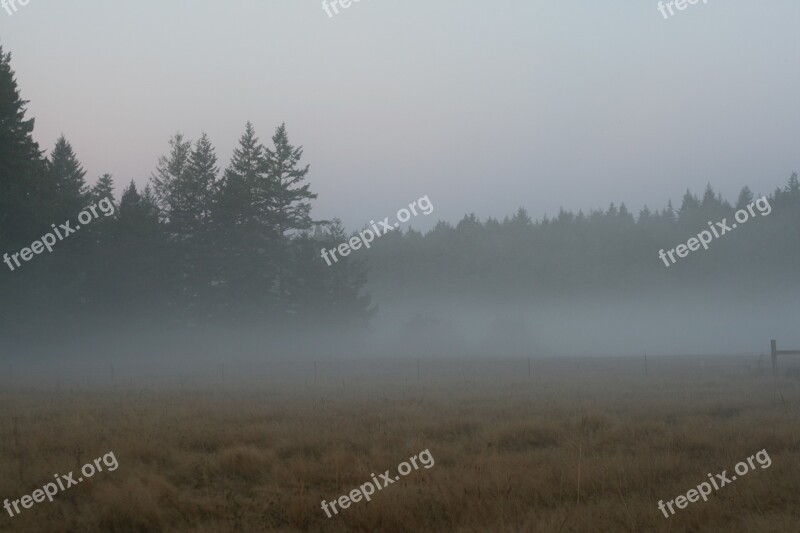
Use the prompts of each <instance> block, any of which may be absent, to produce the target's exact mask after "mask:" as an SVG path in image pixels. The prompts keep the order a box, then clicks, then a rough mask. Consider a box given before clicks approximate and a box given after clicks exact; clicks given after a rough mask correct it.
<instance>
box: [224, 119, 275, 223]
mask: <svg viewBox="0 0 800 533" xmlns="http://www.w3.org/2000/svg"><path fill="white" fill-rule="evenodd" d="M265 166H266V161H265V156H264V147H263V146H262V145H261V144H259V142H258V138H257V137H256V133H255V129H254V128H253V125H252V124H251V123H250V122H248V123H247V124H246V125H245V132H244V134H243V135H242V136H241V138H240V139H239V146H238V147H236V148H235V149H234V151H233V156H232V157H231V162H230V165H228V168H227V169H225V173H224V174H223V176H222V180H221V181H220V184H219V197H218V201H217V204H216V209H215V217H214V218H215V220H216V222H217V223H219V224H222V225H223V226H226V227H233V226H251V225H252V224H254V223H255V221H256V220H257V218H256V215H255V212H254V209H253V208H254V205H253V202H254V196H253V191H254V190H255V188H256V187H257V186H258V185H259V184H260V183H262V182H263V181H264V180H265V177H264V171H265Z"/></svg>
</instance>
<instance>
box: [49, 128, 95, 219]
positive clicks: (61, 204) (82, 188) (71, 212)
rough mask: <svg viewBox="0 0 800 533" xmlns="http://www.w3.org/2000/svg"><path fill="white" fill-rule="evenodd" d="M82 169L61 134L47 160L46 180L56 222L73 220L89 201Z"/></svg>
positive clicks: (84, 172)
mask: <svg viewBox="0 0 800 533" xmlns="http://www.w3.org/2000/svg"><path fill="white" fill-rule="evenodd" d="M85 176H86V171H85V170H84V169H83V165H81V163H80V161H78V157H77V156H76V155H75V151H74V150H73V149H72V145H71V144H70V143H69V141H67V139H66V137H64V135H63V134H62V135H61V136H60V137H59V138H58V140H57V141H56V145H55V147H54V148H53V151H52V153H51V154H50V157H49V158H48V160H47V180H48V182H49V183H50V186H51V190H52V192H53V193H54V195H55V196H54V206H53V209H54V215H55V216H56V220H66V219H68V218H74V217H76V216H77V214H78V213H79V212H80V211H81V210H82V209H83V208H84V207H86V205H87V204H88V203H89V201H90V195H89V188H88V187H87V185H86V180H85V179H84V178H85Z"/></svg>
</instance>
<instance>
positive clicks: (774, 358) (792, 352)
mask: <svg viewBox="0 0 800 533" xmlns="http://www.w3.org/2000/svg"><path fill="white" fill-rule="evenodd" d="M769 344H770V351H771V352H772V373H773V374H775V375H777V374H778V356H779V355H800V350H778V346H777V342H775V339H772V340H771V341H770V342H769Z"/></svg>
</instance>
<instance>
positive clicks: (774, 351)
mask: <svg viewBox="0 0 800 533" xmlns="http://www.w3.org/2000/svg"><path fill="white" fill-rule="evenodd" d="M769 347H770V351H771V352H772V375H773V376H774V375H777V373H778V348H777V346H776V342H775V339H772V340H771V341H769Z"/></svg>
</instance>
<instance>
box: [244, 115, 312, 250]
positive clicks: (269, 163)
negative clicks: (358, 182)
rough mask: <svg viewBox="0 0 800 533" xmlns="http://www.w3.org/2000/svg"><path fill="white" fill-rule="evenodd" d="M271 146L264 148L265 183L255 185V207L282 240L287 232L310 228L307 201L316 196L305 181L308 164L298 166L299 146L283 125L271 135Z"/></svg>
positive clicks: (309, 208) (301, 155)
mask: <svg viewBox="0 0 800 533" xmlns="http://www.w3.org/2000/svg"><path fill="white" fill-rule="evenodd" d="M272 143H273V145H274V148H273V149H269V148H267V149H266V154H265V155H266V160H265V164H266V167H265V168H266V173H267V183H266V184H265V185H266V186H262V187H259V188H258V189H257V194H256V199H255V200H256V201H255V203H256V206H257V207H258V208H259V210H260V211H261V212H263V213H265V214H266V218H267V219H268V220H269V222H270V223H271V224H272V225H274V227H275V228H276V231H277V234H278V237H279V238H280V239H281V240H283V239H284V238H285V236H286V235H287V234H288V233H291V232H296V231H302V230H307V229H310V228H311V227H312V226H313V224H314V222H313V221H312V219H311V214H310V213H311V203H310V200H313V199H315V198H316V197H317V195H316V194H314V193H312V192H310V190H309V187H310V185H309V184H308V183H305V184H304V183H303V181H305V177H306V174H308V170H309V166H308V165H306V166H304V167H302V166H300V159H301V158H302V157H303V147H302V146H300V147H297V148H295V147H294V146H292V145H291V144H290V143H289V136H288V134H287V133H286V124H281V125H280V126H279V127H278V129H277V130H276V131H275V135H273V136H272Z"/></svg>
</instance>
